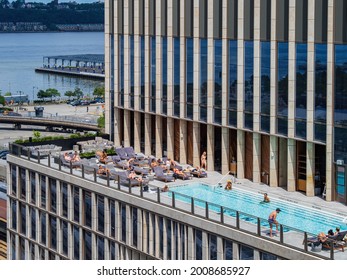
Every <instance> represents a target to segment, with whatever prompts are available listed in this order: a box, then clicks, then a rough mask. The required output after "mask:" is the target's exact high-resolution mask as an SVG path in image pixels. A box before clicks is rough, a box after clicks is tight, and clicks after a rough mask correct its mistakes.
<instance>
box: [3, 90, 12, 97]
mask: <svg viewBox="0 0 347 280" xmlns="http://www.w3.org/2000/svg"><path fill="white" fill-rule="evenodd" d="M11 95H12V93H11V92H9V91H8V92H6V93H5V94H4V96H11Z"/></svg>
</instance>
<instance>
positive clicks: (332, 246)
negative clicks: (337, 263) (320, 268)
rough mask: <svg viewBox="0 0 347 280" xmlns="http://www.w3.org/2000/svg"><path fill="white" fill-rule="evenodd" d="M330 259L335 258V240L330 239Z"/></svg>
mask: <svg viewBox="0 0 347 280" xmlns="http://www.w3.org/2000/svg"><path fill="white" fill-rule="evenodd" d="M330 259H332V260H333V259H334V241H333V240H331V241H330Z"/></svg>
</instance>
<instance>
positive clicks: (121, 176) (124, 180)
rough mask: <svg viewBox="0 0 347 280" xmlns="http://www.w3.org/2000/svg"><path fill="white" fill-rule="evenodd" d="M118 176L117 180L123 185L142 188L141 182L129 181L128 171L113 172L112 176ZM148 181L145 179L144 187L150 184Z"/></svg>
mask: <svg viewBox="0 0 347 280" xmlns="http://www.w3.org/2000/svg"><path fill="white" fill-rule="evenodd" d="M113 175H116V178H115V180H119V181H120V183H121V185H124V186H129V184H130V186H131V187H136V186H141V182H140V181H138V180H136V179H129V178H128V176H129V172H127V171H115V172H112V176H113ZM148 181H149V180H148V179H143V182H142V185H147V184H148Z"/></svg>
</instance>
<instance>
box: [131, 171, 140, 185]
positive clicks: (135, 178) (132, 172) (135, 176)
mask: <svg viewBox="0 0 347 280" xmlns="http://www.w3.org/2000/svg"><path fill="white" fill-rule="evenodd" d="M128 179H134V180H137V181H139V182H140V183H142V182H143V179H142V177H140V176H137V175H136V173H135V171H130V173H129V175H128Z"/></svg>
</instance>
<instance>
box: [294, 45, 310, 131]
mask: <svg viewBox="0 0 347 280" xmlns="http://www.w3.org/2000/svg"><path fill="white" fill-rule="evenodd" d="M295 105H296V106H295V136H296V137H299V138H306V119H307V117H306V112H307V44H296V98H295Z"/></svg>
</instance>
